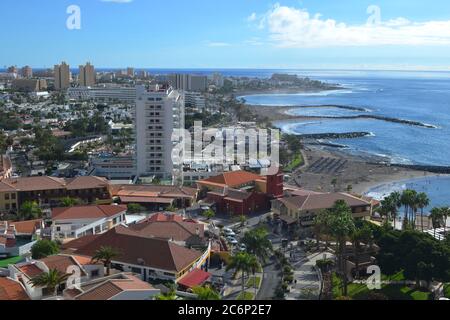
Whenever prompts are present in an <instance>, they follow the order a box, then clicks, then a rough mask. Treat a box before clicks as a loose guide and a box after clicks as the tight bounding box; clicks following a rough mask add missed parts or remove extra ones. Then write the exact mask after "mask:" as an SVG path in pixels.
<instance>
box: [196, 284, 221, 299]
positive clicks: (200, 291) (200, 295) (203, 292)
mask: <svg viewBox="0 0 450 320" xmlns="http://www.w3.org/2000/svg"><path fill="white" fill-rule="evenodd" d="M192 292H193V293H194V294H196V295H197V300H220V294H219V293H218V292H217V291H216V290H214V289H213V288H211V287H210V286H203V287H195V288H193V289H192Z"/></svg>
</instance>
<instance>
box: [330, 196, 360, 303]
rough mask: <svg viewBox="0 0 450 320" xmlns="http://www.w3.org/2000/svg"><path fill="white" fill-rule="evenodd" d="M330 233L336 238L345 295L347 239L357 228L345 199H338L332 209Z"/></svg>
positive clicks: (345, 293)
mask: <svg viewBox="0 0 450 320" xmlns="http://www.w3.org/2000/svg"><path fill="white" fill-rule="evenodd" d="M328 225H329V226H330V233H331V235H333V237H334V238H335V239H336V253H337V256H338V270H339V272H340V274H341V277H342V280H343V281H342V282H343V295H344V296H346V295H347V282H348V279H347V267H346V265H347V261H346V243H347V239H348V238H349V237H350V235H351V234H352V233H353V232H354V230H355V223H354V221H353V217H352V211H351V209H350V208H349V207H348V206H347V203H346V202H345V201H343V200H338V201H336V203H335V204H334V206H333V208H331V209H330V215H329V223H328Z"/></svg>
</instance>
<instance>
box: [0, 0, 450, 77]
mask: <svg viewBox="0 0 450 320" xmlns="http://www.w3.org/2000/svg"><path fill="white" fill-rule="evenodd" d="M74 8H75V10H74ZM0 12H2V18H1V19H0V39H1V40H0V41H1V45H0V68H1V67H3V66H9V65H17V66H23V65H30V66H32V67H35V68H36V67H52V66H53V65H54V64H56V63H58V62H60V61H66V62H68V63H69V64H70V65H71V66H72V67H76V66H78V65H79V64H82V63H85V62H87V61H90V62H91V63H93V64H94V65H95V66H96V67H97V68H101V67H104V68H123V67H126V66H134V67H136V68H265V69H270V68H284V69H294V68H295V69H302V68H303V69H385V70H404V69H408V70H409V69H412V70H446V71H448V70H450V1H448V0H428V1H424V0H420V1H419V0H395V1H393V0H369V1H366V0H339V1H336V0H302V1H299V0H285V1H283V0H279V1H266V0H226V1H225V0H223V1H220V0H189V1H187V0H164V1H161V0H159V1H156V0H69V1H67V0H39V1H36V0H1V1H0ZM78 12H79V15H78ZM78 17H79V19H78Z"/></svg>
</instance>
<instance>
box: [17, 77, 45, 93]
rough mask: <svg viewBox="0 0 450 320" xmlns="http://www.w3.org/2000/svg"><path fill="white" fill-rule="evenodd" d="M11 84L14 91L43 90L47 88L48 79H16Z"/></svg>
mask: <svg viewBox="0 0 450 320" xmlns="http://www.w3.org/2000/svg"><path fill="white" fill-rule="evenodd" d="M11 86H12V89H13V90H14V91H22V92H41V91H45V90H47V81H46V80H45V79H15V80H13V82H12V85H11Z"/></svg>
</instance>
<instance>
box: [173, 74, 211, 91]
mask: <svg viewBox="0 0 450 320" xmlns="http://www.w3.org/2000/svg"><path fill="white" fill-rule="evenodd" d="M169 82H170V84H171V86H172V87H173V88H174V89H176V90H185V91H206V89H207V88H208V77H207V76H203V75H191V74H178V73H175V74H170V75H169Z"/></svg>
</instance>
